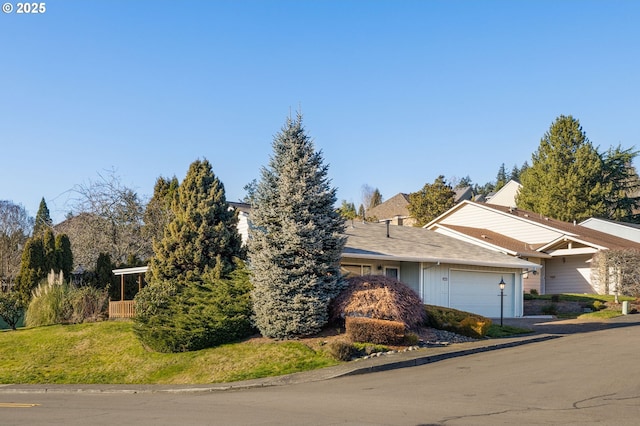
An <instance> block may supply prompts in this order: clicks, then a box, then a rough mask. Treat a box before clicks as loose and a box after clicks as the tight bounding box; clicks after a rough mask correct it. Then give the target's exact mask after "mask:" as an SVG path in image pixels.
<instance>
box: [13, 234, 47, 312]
mask: <svg viewBox="0 0 640 426" xmlns="http://www.w3.org/2000/svg"><path fill="white" fill-rule="evenodd" d="M46 276H47V271H46V266H45V260H44V248H43V246H42V238H37V237H36V238H33V237H32V238H29V239H28V240H27V242H26V243H25V245H24V250H23V252H22V263H21V264H20V272H19V274H18V285H17V290H18V292H19V293H20V295H21V297H22V300H23V301H24V303H25V305H27V304H28V302H29V300H30V299H31V290H33V289H34V288H35V287H36V286H37V285H38V283H39V282H40V281H41V280H43V279H44V278H46Z"/></svg>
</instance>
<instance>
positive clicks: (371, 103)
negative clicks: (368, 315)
mask: <svg viewBox="0 0 640 426" xmlns="http://www.w3.org/2000/svg"><path fill="white" fill-rule="evenodd" d="M8 2H9V3H11V4H12V5H13V6H14V9H15V7H16V6H17V2H16V1H13V0H9V1H8ZM45 4H46V12H45V13H44V14H41V15H24V14H22V15H20V14H17V13H16V11H15V10H14V11H13V13H10V14H6V13H0V40H1V42H2V50H1V51H0V81H1V83H0V88H1V89H0V137H1V141H2V143H1V145H0V146H1V147H2V150H1V151H0V152H1V158H0V199H8V200H12V201H13V202H15V203H20V204H22V205H23V206H25V208H26V209H27V210H28V211H29V213H30V214H31V215H35V213H36V211H37V208H38V204H39V202H40V199H41V198H42V197H45V199H46V201H47V204H48V205H49V209H50V210H51V213H52V217H53V219H54V221H56V222H57V221H59V220H61V219H62V218H63V217H64V214H65V213H66V212H67V211H69V210H70V206H69V199H70V198H72V197H73V193H72V192H70V191H71V190H72V189H73V188H74V186H75V185H78V184H83V183H87V182H89V181H91V180H97V179H98V174H99V173H102V174H104V173H105V170H111V169H114V170H115V172H116V174H117V175H118V176H120V178H121V179H122V183H123V184H124V185H126V186H128V187H130V188H133V189H135V190H136V191H137V192H138V193H139V194H140V195H141V196H143V197H148V196H150V195H151V194H152V192H153V185H154V183H155V180H156V179H157V177H158V176H165V177H171V176H173V175H175V176H177V177H178V179H180V180H182V179H183V178H184V175H185V173H186V171H187V168H188V166H189V164H190V163H191V162H192V161H194V160H196V159H198V158H207V159H208V160H209V161H210V162H211V163H212V165H213V168H214V172H215V173H216V175H218V176H219V177H220V179H221V180H222V182H223V183H224V185H225V188H226V191H227V198H228V200H230V201H235V200H238V199H240V198H242V197H243V196H244V191H243V189H242V188H243V186H244V185H245V184H247V183H248V182H250V181H251V180H252V179H254V178H258V177H259V170H260V168H261V167H262V166H264V165H266V164H267V163H268V160H269V156H270V154H271V143H272V141H273V135H274V134H276V133H277V132H278V131H279V129H280V128H281V127H282V125H283V124H284V122H285V119H286V117H287V116H288V115H289V113H290V111H294V113H295V111H296V110H297V109H300V108H301V110H302V113H303V115H304V122H305V126H306V128H307V130H308V133H309V134H310V135H311V136H312V137H313V138H314V140H315V145H316V148H317V149H319V150H322V152H323V155H324V159H325V161H326V163H328V164H329V165H330V168H329V174H330V177H331V179H332V183H333V185H334V186H336V187H337V188H338V198H339V199H340V200H341V199H346V200H348V201H353V202H354V203H355V204H356V206H357V205H358V204H360V202H361V187H362V185H363V184H368V185H370V186H371V187H377V188H379V189H380V191H381V192H382V195H383V197H384V198H385V199H386V198H390V197H392V196H393V195H395V194H397V193H398V192H412V191H416V190H418V189H420V188H421V187H422V186H423V185H424V184H425V183H427V182H429V183H431V182H433V180H434V179H435V178H436V177H437V176H438V175H440V174H443V175H444V176H445V177H446V178H447V179H451V178H453V177H458V178H460V177H464V176H466V175H469V176H470V177H471V179H472V180H473V181H474V182H476V183H479V184H484V183H485V182H488V181H492V180H494V179H495V176H496V172H497V171H498V168H499V166H500V164H502V163H505V165H506V167H507V169H508V170H510V169H511V167H512V166H513V165H514V164H517V165H521V164H522V163H523V162H524V161H529V162H530V161H531V153H532V152H534V151H535V150H536V148H537V147H538V144H539V142H540V138H541V137H542V136H543V135H544V133H545V132H546V131H547V130H548V129H549V126H550V125H551V123H552V122H553V121H554V120H555V118H556V117H557V116H559V115H561V114H564V115H569V114H571V115H573V116H574V117H576V118H578V119H579V120H580V122H581V124H582V126H583V129H584V130H585V131H586V133H587V137H588V138H589V139H590V140H591V141H592V142H593V143H594V144H595V145H598V146H600V147H601V149H603V150H604V149H606V148H608V147H609V146H611V145H617V144H622V146H623V147H632V146H636V147H639V146H640V143H639V142H638V138H639V134H640V132H639V131H638V123H640V120H639V112H640V111H639V110H640V82H639V80H640V74H639V70H640V24H639V22H640V2H637V1H616V0H610V1H559V0H552V1H544V0H536V1H506V0H505V1H455V0H452V1H381V0H372V1H328V0H322V1H303V0H296V1H279V0H271V1H269V0H263V1H208V2H206V1H175V0H172V1H165V0H153V1H151V0H149V1H117V0H105V1H100V0H92V1H87V0H76V1H72V0H68V1H61V0H55V1H46V2H45Z"/></svg>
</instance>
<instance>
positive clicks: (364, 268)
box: [340, 264, 371, 277]
mask: <svg viewBox="0 0 640 426" xmlns="http://www.w3.org/2000/svg"><path fill="white" fill-rule="evenodd" d="M340 270H341V271H342V274H343V275H344V276H346V277H349V276H360V275H371V265H353V264H349V265H346V264H343V265H341V266H340Z"/></svg>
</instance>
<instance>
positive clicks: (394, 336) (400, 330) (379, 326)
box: [345, 317, 405, 345]
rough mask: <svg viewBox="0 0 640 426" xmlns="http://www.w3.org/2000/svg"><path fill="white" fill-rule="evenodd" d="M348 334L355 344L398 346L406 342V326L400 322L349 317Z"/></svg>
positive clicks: (347, 323)
mask: <svg viewBox="0 0 640 426" xmlns="http://www.w3.org/2000/svg"><path fill="white" fill-rule="evenodd" d="M345 328H346V334H347V336H348V337H349V338H350V339H351V340H353V341H354V342H367V343H376V344H380V345H398V344H401V343H402V341H403V340H404V334H405V325H404V323H402V322H399V321H387V320H379V319H372V318H358V317H347V318H346V323H345Z"/></svg>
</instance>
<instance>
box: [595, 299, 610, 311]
mask: <svg viewBox="0 0 640 426" xmlns="http://www.w3.org/2000/svg"><path fill="white" fill-rule="evenodd" d="M591 307H592V308H593V310H594V311H600V310H602V309H604V308H606V307H607V306H606V305H605V304H604V303H602V302H601V301H599V300H594V302H593V303H592V304H591Z"/></svg>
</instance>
